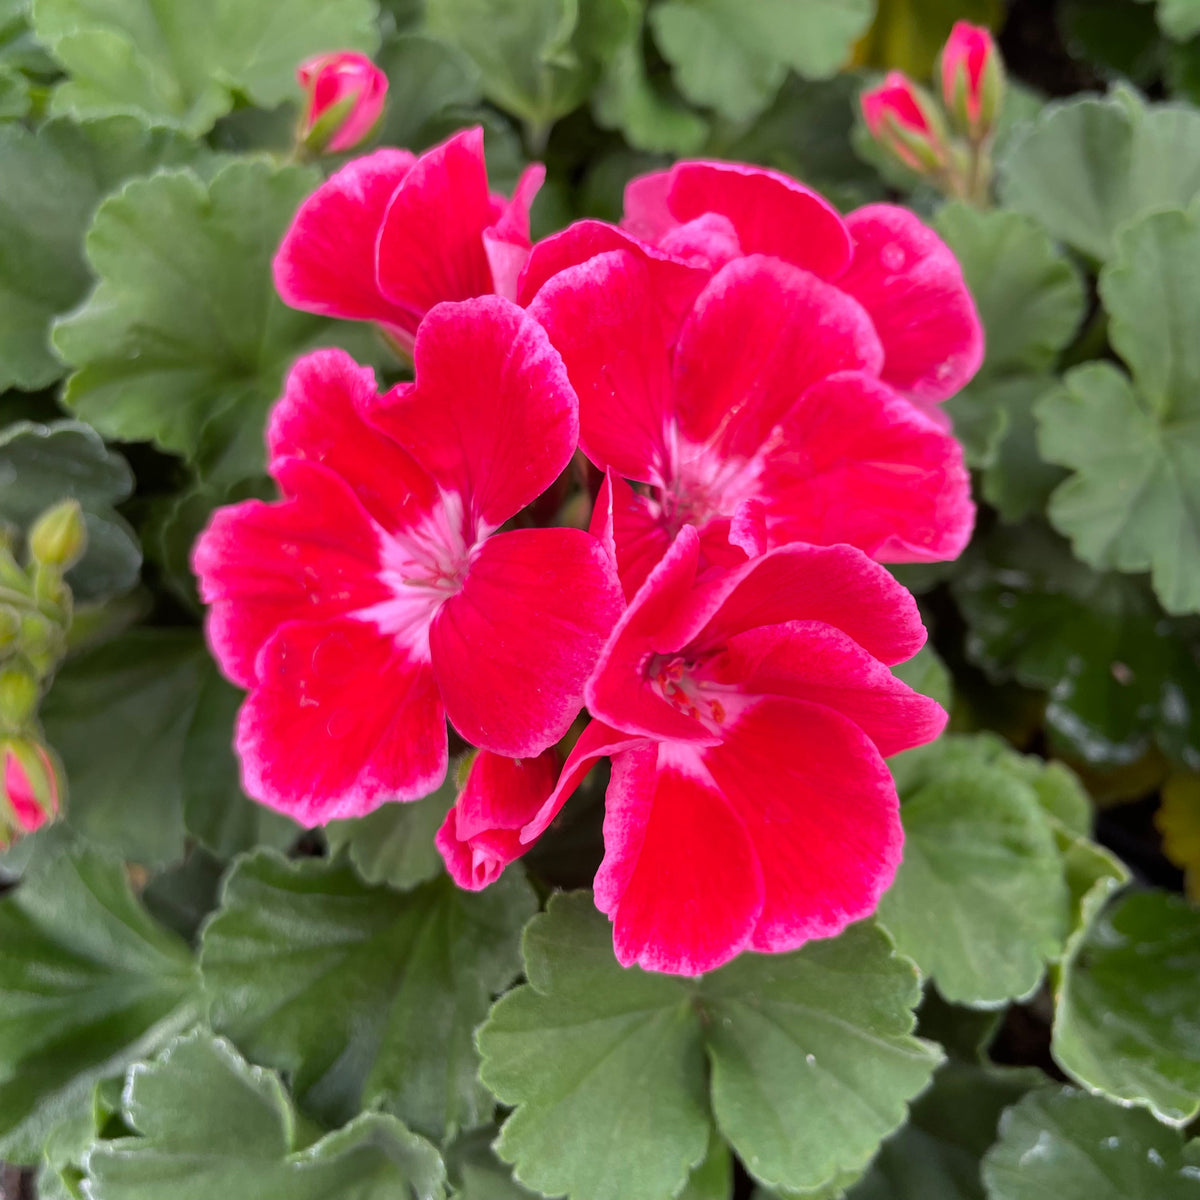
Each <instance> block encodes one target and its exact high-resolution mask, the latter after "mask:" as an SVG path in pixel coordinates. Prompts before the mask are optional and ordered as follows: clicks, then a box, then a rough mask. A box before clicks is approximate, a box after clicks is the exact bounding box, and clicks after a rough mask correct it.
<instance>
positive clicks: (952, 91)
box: [941, 21, 998, 129]
mask: <svg viewBox="0 0 1200 1200" xmlns="http://www.w3.org/2000/svg"><path fill="white" fill-rule="evenodd" d="M989 66H993V67H997V66H998V55H997V51H996V43H995V42H994V41H993V40H992V35H991V33H990V32H989V31H988V30H987V29H985V28H984V27H983V26H982V25H972V24H971V23H970V22H969V21H958V22H956V23H955V26H954V28H953V29H952V30H951V31H950V37H949V38H948V39H947V40H946V46H945V49H943V51H942V72H941V75H942V79H941V82H942V97H943V99H944V100H945V102H946V107H947V108H948V109H949V110H950V111H951V112H955V111H956V109H957V108H958V107H959V103H960V101H959V100H958V98H957V95H958V89H959V86H960V84H959V76H960V73H961V74H962V76H963V77H964V79H965V87H964V89H963V98H964V99H965V104H966V113H965V114H964V115H965V116H966V118H967V120H968V122H969V125H970V126H971V128H972V129H975V128H976V127H977V126H978V125H979V123H980V121H981V118H982V117H983V115H984V114H983V108H984V105H985V101H986V99H987V97H986V96H985V72H986V71H987V69H988V67H989Z"/></svg>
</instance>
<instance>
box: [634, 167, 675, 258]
mask: <svg viewBox="0 0 1200 1200" xmlns="http://www.w3.org/2000/svg"><path fill="white" fill-rule="evenodd" d="M670 191H671V172H670V171H651V172H650V173H649V174H648V175H638V176H636V177H634V178H633V179H631V180H630V181H629V182H628V183H627V184H626V185H625V214H624V218H623V220H622V221H621V224H622V226H623V227H624V228H625V229H628V230H629V232H630V233H632V234H633V236H634V237H637V238H642V239H644V240H645V241H647V242H657V241H659V239H660V238H663V237H665V236H666V235H667V234H668V233H669V232H670V231H671V230H672V229H674V228H675V226H676V225H678V224H679V221H678V220H677V219H676V218H675V217H674V216H673V215H672V213H671V209H670V207H669V205H668V203H667V197H668V195H669V194H670Z"/></svg>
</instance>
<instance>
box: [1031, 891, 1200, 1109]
mask: <svg viewBox="0 0 1200 1200" xmlns="http://www.w3.org/2000/svg"><path fill="white" fill-rule="evenodd" d="M1198 973H1200V912H1197V911H1196V910H1195V909H1193V908H1190V907H1189V906H1188V905H1187V903H1186V902H1185V901H1184V900H1183V899H1181V898H1180V897H1178V896H1171V895H1168V894H1167V893H1165V892H1141V893H1133V894H1129V895H1126V896H1125V897H1123V898H1122V899H1119V900H1117V901H1116V902H1114V903H1113V904H1112V905H1111V906H1110V907H1109V908H1108V909H1106V910H1105V911H1104V913H1103V914H1102V915H1101V916H1100V917H1099V918H1098V919H1097V920H1096V921H1095V923H1094V924H1093V925H1092V927H1091V929H1090V930H1089V932H1088V934H1087V936H1086V938H1083V939H1081V941H1080V943H1079V945H1078V946H1076V947H1075V949H1074V952H1073V954H1072V955H1071V957H1070V958H1069V959H1068V961H1067V963H1066V964H1065V968H1064V971H1063V977H1062V982H1061V985H1060V988H1059V993H1058V1006H1057V1012H1056V1014H1055V1020H1054V1039H1053V1044H1052V1050H1053V1053H1054V1057H1055V1059H1056V1060H1057V1062H1058V1064H1059V1065H1060V1066H1061V1067H1062V1068H1063V1070H1065V1071H1066V1072H1067V1073H1068V1074H1070V1075H1071V1076H1072V1078H1074V1079H1076V1080H1078V1081H1079V1082H1080V1083H1082V1084H1084V1085H1085V1086H1086V1087H1088V1088H1089V1089H1091V1090H1093V1091H1099V1092H1103V1093H1104V1094H1105V1095H1107V1096H1111V1097H1112V1098H1113V1099H1116V1100H1119V1101H1121V1102H1123V1103H1127V1104H1139V1105H1145V1106H1146V1107H1147V1108H1150V1109H1151V1110H1152V1111H1153V1112H1154V1114H1155V1116H1157V1117H1158V1118H1159V1119H1160V1120H1163V1121H1166V1122H1168V1123H1170V1124H1173V1125H1184V1124H1186V1123H1187V1122H1188V1121H1190V1120H1191V1119H1192V1118H1193V1117H1194V1116H1196V1114H1197V1113H1200V1022H1198V1021H1197V1019H1196V979H1197V974H1198Z"/></svg>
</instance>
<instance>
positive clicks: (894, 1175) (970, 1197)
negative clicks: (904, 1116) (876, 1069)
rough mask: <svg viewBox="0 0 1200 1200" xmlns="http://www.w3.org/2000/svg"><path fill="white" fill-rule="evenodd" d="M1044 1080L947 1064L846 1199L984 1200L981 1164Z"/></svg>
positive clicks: (1036, 1075)
mask: <svg viewBox="0 0 1200 1200" xmlns="http://www.w3.org/2000/svg"><path fill="white" fill-rule="evenodd" d="M1044 1078H1045V1077H1044V1076H1042V1075H1041V1073H1040V1072H1038V1071H1033V1070H1030V1071H1006V1070H1001V1069H997V1068H994V1067H992V1068H988V1067H982V1066H977V1065H975V1064H973V1063H958V1062H948V1063H946V1064H945V1065H944V1066H943V1067H942V1068H941V1069H940V1070H939V1071H938V1073H937V1074H936V1075H935V1076H934V1077H933V1084H932V1086H931V1087H930V1088H929V1090H928V1091H927V1092H926V1093H925V1094H924V1095H923V1096H921V1097H920V1098H919V1099H918V1100H916V1101H915V1102H914V1103H913V1106H912V1114H911V1116H910V1117H909V1120H908V1124H907V1125H905V1126H904V1128H903V1129H901V1130H900V1132H899V1133H896V1134H893V1135H892V1137H890V1138H889V1139H888V1140H887V1141H886V1142H884V1144H883V1146H882V1148H881V1149H880V1151H879V1154H878V1156H877V1157H876V1159H875V1161H874V1162H873V1163H872V1164H871V1168H870V1170H869V1171H868V1172H867V1174H866V1175H865V1176H864V1177H863V1179H862V1182H861V1183H858V1184H856V1185H855V1186H854V1187H852V1188H851V1189H850V1190H849V1191H848V1192H847V1194H846V1200H934V1198H936V1200H984V1193H983V1183H982V1181H981V1180H980V1177H979V1160H980V1159H981V1158H982V1157H983V1154H984V1152H985V1151H986V1150H987V1149H988V1147H989V1146H991V1144H992V1143H993V1142H994V1141H995V1140H996V1126H997V1125H998V1123H999V1121H1000V1115H1001V1113H1003V1112H1004V1110H1005V1109H1006V1108H1008V1106H1009V1105H1011V1104H1014V1103H1016V1101H1018V1100H1019V1099H1020V1098H1021V1097H1022V1096H1023V1095H1024V1094H1025V1093H1026V1092H1027V1091H1028V1090H1029V1089H1030V1087H1031V1086H1033V1085H1034V1084H1035V1083H1036V1082H1038V1081H1039V1079H1044Z"/></svg>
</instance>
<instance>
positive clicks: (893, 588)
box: [675, 543, 925, 665]
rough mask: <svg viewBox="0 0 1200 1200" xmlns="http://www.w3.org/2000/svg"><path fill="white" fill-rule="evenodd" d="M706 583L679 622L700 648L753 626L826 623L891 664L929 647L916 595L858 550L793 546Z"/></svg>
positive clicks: (710, 647)
mask: <svg viewBox="0 0 1200 1200" xmlns="http://www.w3.org/2000/svg"><path fill="white" fill-rule="evenodd" d="M702 582H703V584H704V586H702V587H700V588H699V589H697V591H696V592H695V593H694V594H693V597H692V599H691V600H690V601H689V602H688V604H687V606H686V607H685V609H684V610H681V611H680V612H679V613H678V614H677V616H676V618H675V622H676V627H677V629H679V630H681V631H683V632H684V634H685V636H684V638H683V642H691V643H694V645H695V647H696V648H697V649H698V650H705V649H707V650H716V649H719V648H721V647H722V646H724V645H726V644H727V643H728V642H729V640H730V638H732V637H735V636H736V635H737V634H739V633H744V632H745V631H746V630H748V629H757V628H758V627H759V626H761V625H780V624H782V623H783V622H785V621H823V622H825V623H826V624H827V625H832V626H833V627H834V628H836V629H841V630H842V631H843V632H844V633H846V634H847V635H848V636H849V637H851V638H853V639H854V641H856V642H857V643H858V644H859V645H860V646H861V647H862V648H863V649H864V650H865V651H866V652H867V653H868V654H870V655H871V656H872V657H873V658H877V659H879V661H880V662H883V663H887V664H888V665H891V664H894V663H898V662H904V661H905V660H906V659H909V658H912V656H913V655H914V654H916V652H917V651H918V650H919V649H920V648H921V647H922V646H923V645H924V644H925V627H924V626H923V625H922V624H921V614H920V612H918V610H917V602H916V601H915V600H914V599H913V598H912V595H911V594H910V593H909V592H908V591H907V590H906V589H905V588H903V587H901V585H900V584H899V583H897V582H896V580H895V579H893V578H892V576H891V575H890V574H888V572H887V571H886V570H885V569H884V568H883V567H881V566H879V565H878V564H877V563H874V562H872V561H871V560H870V559H869V558H867V556H866V555H865V554H863V553H862V551H860V550H856V549H854V547H852V546H809V545H805V544H803V543H793V544H792V545H788V546H781V547H779V548H778V549H776V550H770V551H768V552H767V553H766V554H764V555H763V556H762V557H761V558H758V559H755V560H753V561H752V562H749V563H747V564H746V565H745V566H744V567H741V568H738V569H737V570H734V571H727V572H723V573H721V574H718V575H716V576H715V577H714V578H713V579H711V580H704V581H702ZM683 642H680V644H681V645H682V644H683Z"/></svg>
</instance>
